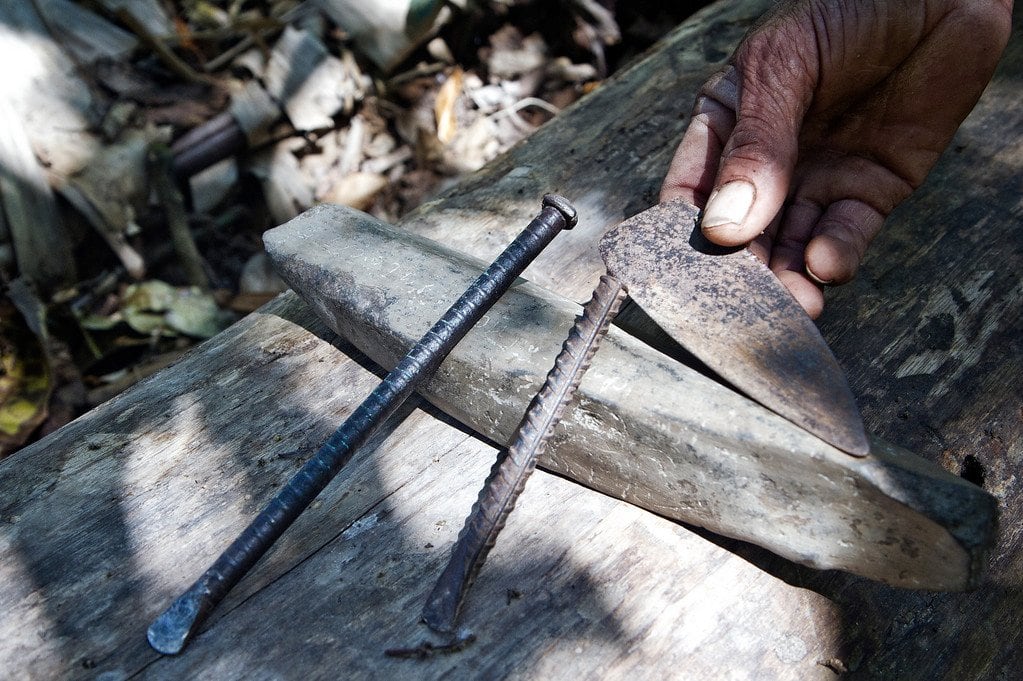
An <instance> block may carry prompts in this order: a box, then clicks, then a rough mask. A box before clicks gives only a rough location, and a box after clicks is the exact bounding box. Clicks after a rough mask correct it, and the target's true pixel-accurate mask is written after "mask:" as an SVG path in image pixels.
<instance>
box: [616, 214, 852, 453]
mask: <svg viewBox="0 0 1023 681" xmlns="http://www.w3.org/2000/svg"><path fill="white" fill-rule="evenodd" d="M698 222H699V209H698V208H696V207H695V206H693V205H691V204H688V203H686V202H683V201H672V202H668V203H664V204H660V205H658V206H654V207H653V208H650V209H648V210H646V211H643V212H642V213H639V214H638V215H636V216H634V217H632V218H630V219H628V220H626V221H625V222H623V223H621V224H620V225H618V226H617V227H615V228H614V229H611V230H610V231H608V233H607V234H605V235H604V237H603V239H601V242H600V252H601V255H602V256H603V258H604V262H605V264H606V265H607V268H608V271H609V272H610V273H611V274H612V275H613V276H614V277H616V278H617V279H618V280H619V281H621V282H622V284H623V285H624V286H625V288H626V290H627V291H628V293H629V297H630V298H631V299H632V300H633V301H634V302H635V303H636V304H638V305H639V306H640V307H641V308H643V310H644V311H645V312H646V313H647V314H648V315H649V316H650V317H651V318H652V319H653V320H654V321H655V322H657V324H658V325H659V326H661V328H663V329H664V331H666V332H667V333H668V334H670V335H671V336H672V337H673V338H674V339H675V340H677V341H678V342H679V343H680V344H681V345H682V346H683V347H685V348H686V349H687V350H689V351H690V352H692V353H693V354H694V355H696V357H698V358H699V359H700V360H701V361H703V362H704V363H705V364H706V365H707V366H708V367H710V369H712V370H713V371H714V372H716V373H717V374H718V375H719V376H720V377H721V378H722V379H724V380H725V381H727V382H729V383H730V384H732V385H733V386H734V387H735V388H737V389H738V390H740V391H742V392H743V393H745V394H746V395H748V396H749V397H751V398H752V399H754V400H756V401H757V402H759V403H760V404H762V405H763V406H765V407H767V408H768V409H770V410H771V411H773V412H775V413H777V414H779V415H780V416H783V417H785V418H786V419H788V420H790V421H792V422H793V423H795V424H796V425H798V426H800V427H802V428H804V429H806V430H807V431H809V432H811V433H813V434H814V435H816V436H818V437H820V438H821V439H823V440H825V441H827V442H828V443H830V444H832V445H834V446H835V447H837V448H838V449H841V450H843V451H845V452H848V453H849V454H853V455H856V456H863V455H865V454H867V452H868V451H869V450H870V445H869V442H868V440H867V436H866V433H865V431H864V428H863V420H862V418H861V416H860V413H859V410H858V409H857V407H856V400H855V398H854V397H853V394H852V391H851V390H850V389H849V384H848V381H847V380H846V377H845V374H844V372H843V371H842V369H841V367H840V366H839V365H838V362H837V361H836V360H835V357H834V355H833V354H832V353H831V349H830V348H829V347H828V344H827V343H826V342H825V341H824V338H823V337H822V336H821V335H820V332H819V331H818V330H817V327H816V326H815V325H814V323H813V321H812V320H811V319H810V318H809V317H808V316H807V315H806V313H805V312H804V311H803V309H802V308H801V307H800V306H799V303H797V302H796V300H795V299H794V298H793V297H792V296H791V295H790V294H789V292H788V291H787V290H786V289H785V287H784V286H783V285H782V284H781V283H780V282H779V281H778V279H777V278H776V277H775V276H774V274H773V273H771V271H770V270H769V269H768V268H767V267H766V266H765V265H764V264H763V263H762V262H760V260H758V259H757V257H756V256H754V255H753V254H752V253H751V252H750V251H749V250H747V249H744V248H743V249H723V248H721V247H719V246H715V245H713V244H711V243H710V242H708V241H707V240H706V239H705V238H704V237H703V235H702V233H701V232H700V229H699V226H698Z"/></svg>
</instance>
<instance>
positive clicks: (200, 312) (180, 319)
mask: <svg viewBox="0 0 1023 681" xmlns="http://www.w3.org/2000/svg"><path fill="white" fill-rule="evenodd" d="M165 319H166V322H167V324H168V326H170V327H171V328H172V329H174V330H175V331H178V332H180V333H183V334H185V335H186V336H192V337H193V338H212V337H213V336H215V335H217V334H218V333H220V332H221V331H223V330H224V329H226V328H227V327H228V326H229V325H230V324H231V322H232V321H234V316H233V315H232V314H230V313H229V312H225V311H224V310H221V309H220V307H219V306H218V305H217V302H216V301H215V300H214V299H213V296H211V295H209V294H208V293H203V292H202V291H200V290H199V289H197V288H192V289H185V290H182V291H181V292H180V295H178V297H177V298H175V299H174V302H173V303H171V306H170V310H168V312H167V316H166V317H165Z"/></svg>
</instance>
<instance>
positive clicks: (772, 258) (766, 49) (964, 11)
mask: <svg viewBox="0 0 1023 681" xmlns="http://www.w3.org/2000/svg"><path fill="white" fill-rule="evenodd" d="M1011 14H1012V0H785V1H783V2H780V3H779V4H778V5H776V6H775V7H774V8H773V9H772V10H771V12H769V13H768V14H767V16H765V17H764V18H763V19H762V20H761V21H760V22H759V23H758V24H757V26H756V27H755V28H754V29H753V30H752V31H750V33H749V34H748V35H747V36H746V37H745V38H744V39H743V42H742V43H741V44H740V45H739V47H738V48H737V49H736V51H735V54H734V55H733V56H732V58H731V60H730V62H729V65H728V66H727V67H726V68H725V69H724V70H722V71H721V72H719V73H718V74H716V75H715V76H713V77H712V78H711V79H710V80H709V81H708V82H707V83H706V84H705V85H704V86H703V88H702V89H701V91H700V94H699V96H698V97H697V101H696V105H695V107H694V110H693V119H692V121H691V122H690V124H689V127H688V129H687V131H686V133H685V136H684V137H683V139H682V142H681V144H680V145H679V147H678V150H677V151H676V153H675V157H674V159H673V160H672V163H671V167H670V168H669V170H668V173H667V176H666V178H665V180H664V185H663V186H662V188H661V200H662V201H663V200H669V199H672V198H684V199H686V200H688V201H691V202H693V203H695V204H696V205H698V206H700V207H703V208H704V217H703V231H704V234H705V235H706V236H707V238H708V239H710V240H711V241H713V242H715V243H718V244H721V245H724V246H734V245H739V244H746V243H750V248H751V249H752V250H753V251H754V252H755V253H757V255H758V256H760V257H761V259H763V260H764V261H765V262H767V263H768V265H769V266H770V268H771V269H772V270H773V271H774V272H775V274H776V275H777V276H778V278H779V279H780V280H781V281H782V283H784V284H785V286H786V287H787V288H788V289H789V291H791V293H792V294H793V295H794V296H795V297H796V299H797V300H798V301H799V302H800V304H801V305H802V306H803V307H804V308H805V309H806V311H807V313H808V314H809V315H810V316H811V317H814V318H816V317H817V316H818V315H819V314H820V313H821V311H822V309H823V307H824V296H823V293H822V291H821V287H822V285H825V284H841V283H844V282H847V281H849V280H850V279H852V278H853V276H854V275H855V274H856V270H857V268H858V266H859V263H860V261H861V260H862V258H863V255H864V253H865V251H866V249H867V246H868V245H869V244H870V242H871V240H872V239H873V238H874V237H875V236H876V235H877V233H878V232H879V231H880V229H881V227H882V225H883V223H884V220H885V218H886V217H887V216H888V214H889V213H890V212H891V211H892V209H894V208H895V206H897V205H898V204H899V203H900V202H902V201H903V200H905V199H906V198H907V197H908V196H909V195H910V194H911V193H912V192H913V190H915V189H916V188H917V187H918V186H920V184H921V183H922V182H923V181H924V179H925V177H926V176H927V173H928V172H929V171H930V170H931V168H932V167H933V166H934V164H935V162H937V160H938V157H939V156H940V155H941V153H942V151H943V150H944V149H945V147H946V146H948V144H949V142H950V141H951V139H952V136H953V135H954V134H955V131H956V129H957V128H958V127H959V124H960V123H962V121H963V119H964V118H966V116H967V114H969V112H970V110H971V109H972V108H973V106H974V105H975V104H976V103H977V100H978V99H979V98H980V95H981V92H982V91H983V89H984V87H985V86H986V85H987V83H988V82H989V80H990V79H991V76H992V74H993V73H994V69H995V65H996V64H997V61H998V57H999V56H1000V54H1001V52H1002V50H1003V49H1004V48H1005V44H1006V43H1007V41H1008V38H1009V33H1010V30H1011Z"/></svg>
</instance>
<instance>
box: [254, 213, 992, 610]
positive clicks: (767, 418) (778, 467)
mask: <svg viewBox="0 0 1023 681" xmlns="http://www.w3.org/2000/svg"><path fill="white" fill-rule="evenodd" d="M264 240H265V243H266V247H267V252H268V253H269V254H270V257H271V259H272V260H273V262H274V264H275V267H276V268H277V270H278V272H279V273H280V274H281V276H282V277H283V278H284V280H285V281H286V282H288V284H289V285H290V286H291V287H292V288H294V289H295V290H296V291H298V292H299V293H300V295H302V296H303V297H304V298H305V299H306V300H309V301H310V302H311V303H312V305H313V307H314V308H315V309H316V310H317V312H318V313H319V314H320V315H321V317H322V318H323V319H324V321H326V322H327V324H329V325H330V326H331V328H333V329H334V330H335V331H337V332H338V333H340V334H341V335H342V336H344V337H345V338H346V339H347V340H349V341H350V342H351V343H353V344H354V345H355V346H356V347H358V348H359V349H360V350H362V351H363V352H365V353H366V354H367V355H368V356H369V357H371V358H372V359H373V360H374V361H376V362H378V363H380V364H381V365H383V366H385V367H388V368H390V367H392V366H394V364H395V362H397V361H398V360H399V359H400V358H401V357H402V356H403V355H404V354H405V353H406V352H407V351H408V348H410V347H411V346H412V344H413V343H414V342H415V341H416V339H417V338H419V336H421V335H422V333H423V331H424V330H425V329H427V328H429V327H430V325H431V324H432V320H434V319H436V318H437V317H439V316H440V315H441V314H443V312H444V310H445V309H446V307H447V305H449V304H450V301H452V300H454V299H455V298H457V296H458V293H459V291H461V290H462V289H464V287H465V285H466V284H467V283H468V282H471V281H472V280H473V278H474V277H475V276H476V275H477V273H478V272H479V271H481V269H482V267H485V264H482V263H478V262H476V261H474V260H473V259H472V258H469V257H466V256H461V255H458V254H456V253H454V252H452V251H451V250H449V249H446V248H444V247H442V246H439V245H437V244H434V243H431V242H430V241H429V240H427V239H423V238H419V237H415V236H412V235H408V234H407V233H403V232H400V231H396V230H395V229H393V228H391V227H389V226H387V225H386V224H384V223H382V222H380V221H378V220H376V219H374V218H372V217H370V216H368V215H366V214H364V213H361V212H359V211H355V210H352V209H349V208H345V207H341V206H321V207H319V208H316V209H313V210H311V211H307V212H306V213H304V214H303V215H301V216H299V217H298V218H296V219H295V220H292V221H291V222H289V223H287V224H286V225H283V226H281V227H278V228H276V229H274V230H271V231H270V232H268V233H267V234H266V235H265V237H264ZM578 313H579V306H578V305H576V304H575V303H572V302H570V301H568V300H565V299H562V298H559V297H557V296H555V295H554V294H551V293H550V292H548V291H546V290H544V289H542V288H540V287H539V286H536V285H534V284H530V283H528V282H523V283H522V284H521V285H520V286H517V287H515V289H514V290H513V291H510V292H509V293H508V294H506V295H505V297H504V299H502V301H501V302H500V303H498V305H497V306H495V308H494V309H492V310H491V312H490V313H489V314H488V315H487V317H486V318H485V319H484V321H483V322H481V323H480V325H479V328H478V329H476V330H474V332H473V333H471V334H470V335H469V336H468V337H467V338H466V339H465V340H463V342H462V343H460V344H459V345H458V347H456V348H455V350H454V351H453V352H452V354H451V355H450V356H449V357H448V359H447V360H446V361H445V362H444V364H443V365H441V368H440V369H439V370H438V372H437V374H436V375H435V377H434V378H433V380H431V381H430V384H429V387H428V388H427V389H426V390H423V391H421V392H422V393H423V394H424V395H425V396H426V397H427V398H428V399H429V400H430V401H431V402H433V403H434V404H435V405H437V406H438V407H440V408H441V409H443V410H444V411H445V412H447V413H449V414H451V415H452V416H454V417H455V418H457V419H458V420H459V421H461V422H463V423H466V424H469V425H471V426H472V427H473V428H474V429H475V430H476V431H478V432H480V433H482V434H483V435H485V436H487V437H489V438H492V439H494V440H496V441H498V442H507V441H509V439H510V438H511V436H512V434H513V433H514V431H515V428H516V427H517V426H518V423H519V421H520V420H521V418H522V414H523V413H524V411H525V409H526V407H527V405H528V403H529V400H530V399H531V398H532V396H533V395H534V394H535V393H536V391H537V390H538V389H539V388H540V385H541V384H542V383H543V378H544V376H545V375H546V373H547V371H548V369H549V368H550V366H551V364H552V362H553V359H554V356H555V355H556V354H557V351H558V349H559V348H560V346H561V343H562V341H563V340H564V338H565V335H566V334H567V332H568V329H569V328H570V327H571V325H572V320H573V319H574V317H575V315H577V314H578ZM577 400H578V401H577V403H576V406H575V408H574V409H571V410H569V412H567V413H566V415H565V418H564V421H563V424H562V426H560V427H559V429H558V431H557V434H556V435H555V436H554V438H553V440H552V448H551V454H550V456H549V458H548V459H547V460H546V461H545V462H544V463H543V465H545V466H546V467H548V468H550V469H551V470H554V471H556V472H558V473H561V474H564V475H566V476H568V477H570V478H572V479H573V480H576V481H578V482H581V483H583V484H585V485H588V486H590V487H592V488H594V489H597V490H600V491H602V492H605V493H607V494H611V495H612V496H615V497H617V498H620V499H624V500H626V501H629V502H632V503H635V504H637V505H640V506H643V507H644V508H647V509H650V510H652V511H655V512H657V513H660V514H662V515H665V516H668V517H670V518H674V519H677V520H683V521H685V522H689V523H693V524H696V525H700V526H702V527H706V528H708V529H710V530H713V531H715V532H718V533H720V534H724V535H727V536H730V537H735V538H738V539H744V540H747V541H750V542H753V543H756V544H758V545H760V546H764V547H766V548H768V549H770V550H771V551H774V552H775V553H778V554H779V555H782V556H784V557H786V558H789V559H790V560H793V561H795V562H798V563H802V564H804V565H810V566H813V567H816V568H827V569H841V570H847V571H849V572H853V573H856V574H859V575H864V576H867V577H870V578H872V579H877V580H880V581H882V582H885V583H888V584H892V585H896V586H903V587H913V588H927V589H935V590H954V589H964V588H968V587H970V586H975V585H976V584H977V582H978V580H979V578H980V576H981V575H982V574H983V571H984V566H985V564H986V560H987V553H988V550H989V549H990V547H991V543H992V541H993V537H994V528H995V518H996V513H997V510H996V505H995V501H994V499H993V498H992V497H991V496H990V495H989V494H987V493H986V492H984V491H983V490H982V489H980V488H979V487H977V486H976V485H973V484H971V483H968V482H966V481H964V480H962V479H961V478H958V477H956V476H953V475H950V474H949V473H947V472H946V471H945V470H944V469H942V468H940V467H939V466H935V465H934V464H931V463H928V462H926V461H924V460H923V459H920V458H918V457H915V456H914V455H912V454H910V453H909V452H906V451H902V450H899V449H898V448H896V447H894V446H892V445H889V444H886V443H883V442H881V441H875V442H874V443H873V445H872V451H871V454H870V455H869V456H868V457H866V458H865V459H858V458H856V457H852V456H849V455H847V454H845V453H843V452H841V451H840V450H838V449H835V448H834V447H832V446H831V445H828V444H827V443H825V442H824V441H822V440H820V439H818V438H816V437H814V436H812V435H810V434H809V433H808V432H806V431H804V430H802V429H800V428H798V427H796V426H794V425H792V424H791V423H790V422H789V421H787V420H785V419H783V418H781V417H779V416H777V415H775V414H773V413H771V412H769V411H767V410H766V409H764V408H762V407H760V406H759V405H757V404H756V403H755V402H752V401H750V400H749V399H748V398H746V397H744V396H742V395H740V394H738V393H736V392H735V391H733V390H731V389H730V388H727V387H725V386H723V385H721V384H719V383H716V382H715V381H714V380H712V379H711V378H708V377H706V376H704V375H702V374H700V373H698V372H697V371H695V370H693V369H690V368H689V367H687V366H686V365H684V364H681V363H679V362H676V361H674V360H672V359H670V358H668V357H667V356H665V355H663V354H662V353H660V352H658V351H656V350H655V349H653V348H651V347H649V346H647V345H645V344H643V343H641V342H639V341H637V340H636V339H634V338H632V337H630V336H629V335H627V334H626V333H624V332H621V331H618V330H612V332H611V333H610V334H609V336H608V338H607V340H606V341H605V343H604V347H603V348H602V349H601V351H600V352H598V353H597V355H596V358H595V359H594V362H593V366H592V368H591V369H590V371H589V372H588V373H587V374H586V377H585V378H584V379H583V382H582V384H581V385H580V387H579V397H578V398H577Z"/></svg>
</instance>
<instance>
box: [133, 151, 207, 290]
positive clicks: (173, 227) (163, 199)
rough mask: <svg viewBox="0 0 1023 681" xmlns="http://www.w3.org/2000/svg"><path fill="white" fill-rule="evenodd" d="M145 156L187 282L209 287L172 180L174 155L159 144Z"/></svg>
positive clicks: (186, 217)
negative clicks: (147, 157) (147, 156)
mask: <svg viewBox="0 0 1023 681" xmlns="http://www.w3.org/2000/svg"><path fill="white" fill-rule="evenodd" d="M148 160H149V175H150V177H151V178H152V181H153V189H155V190H156V195H157V197H158V198H159V199H160V203H162V204H163V208H164V211H165V212H166V215H167V227H168V229H169V230H170V235H171V243H173V244H174V250H175V251H176V252H177V254H178V259H179V260H180V261H181V267H182V268H183V269H184V270H185V276H186V277H187V279H188V283H190V284H191V285H193V286H198V287H199V288H201V289H203V290H208V289H209V287H210V280H209V277H207V276H206V270H205V268H204V267H203V261H202V256H201V255H200V254H199V249H198V248H196V246H195V240H194V239H193V238H192V232H191V231H189V229H188V214H187V213H186V212H185V203H184V200H183V199H182V198H181V192H179V191H178V188H177V187H176V186H175V184H174V179H173V172H172V170H171V166H172V164H173V162H174V157H173V156H172V155H171V152H170V149H168V148H167V147H165V146H163V145H162V144H159V145H153V146H152V147H150V149H149V159H148Z"/></svg>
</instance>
